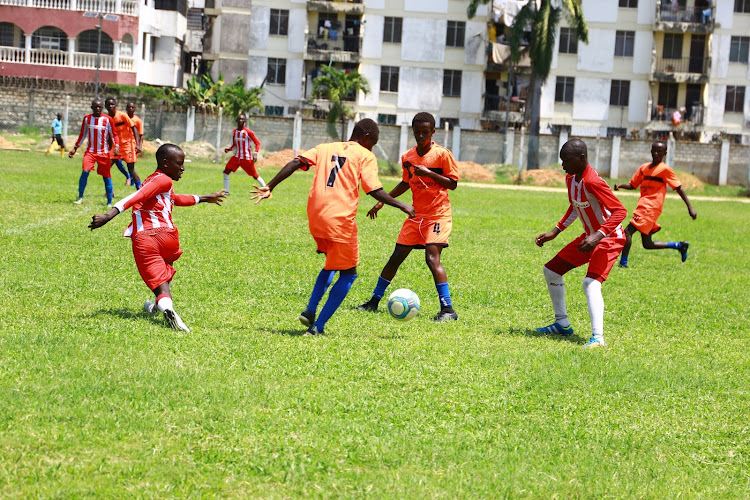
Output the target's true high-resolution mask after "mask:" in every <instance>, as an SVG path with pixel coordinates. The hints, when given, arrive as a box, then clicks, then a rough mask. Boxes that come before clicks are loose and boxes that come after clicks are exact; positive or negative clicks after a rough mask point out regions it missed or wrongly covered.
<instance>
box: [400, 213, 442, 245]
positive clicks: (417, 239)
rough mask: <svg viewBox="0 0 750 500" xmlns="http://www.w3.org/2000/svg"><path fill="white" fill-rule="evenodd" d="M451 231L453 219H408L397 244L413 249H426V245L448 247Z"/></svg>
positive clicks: (402, 227)
mask: <svg viewBox="0 0 750 500" xmlns="http://www.w3.org/2000/svg"><path fill="white" fill-rule="evenodd" d="M451 229H453V220H452V219H416V218H415V219H406V220H405V221H404V225H403V226H401V232H400V233H398V239H397V240H396V243H397V244H399V245H405V246H407V247H413V248H424V247H425V245H438V246H441V247H447V246H448V237H449V236H450V234H451Z"/></svg>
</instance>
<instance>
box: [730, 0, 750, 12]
mask: <svg viewBox="0 0 750 500" xmlns="http://www.w3.org/2000/svg"><path fill="white" fill-rule="evenodd" d="M734 11H735V12H740V13H743V14H747V13H750V0H734Z"/></svg>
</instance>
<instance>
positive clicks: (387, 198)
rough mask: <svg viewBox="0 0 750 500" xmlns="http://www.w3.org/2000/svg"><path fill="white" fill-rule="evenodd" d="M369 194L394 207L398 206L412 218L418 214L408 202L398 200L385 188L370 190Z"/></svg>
mask: <svg viewBox="0 0 750 500" xmlns="http://www.w3.org/2000/svg"><path fill="white" fill-rule="evenodd" d="M367 194H369V195H370V196H372V197H373V198H375V199H376V200H378V201H379V202H381V203H385V204H386V205H390V206H392V207H396V208H398V209H399V210H401V211H402V212H404V213H405V214H406V215H408V216H409V218H410V219H411V218H412V217H415V216H416V215H417V213H416V212H415V211H414V207H413V206H411V205H409V204H407V203H403V202H400V201H398V200H397V199H396V198H393V197H392V196H391V195H389V194H388V193H386V192H385V190H384V189H383V188H380V189H376V190H375V191H370V192H369V193H367Z"/></svg>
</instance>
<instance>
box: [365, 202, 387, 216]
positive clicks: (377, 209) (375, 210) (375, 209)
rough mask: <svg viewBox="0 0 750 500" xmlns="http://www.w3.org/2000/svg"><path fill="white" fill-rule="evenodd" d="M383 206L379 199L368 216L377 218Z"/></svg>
mask: <svg viewBox="0 0 750 500" xmlns="http://www.w3.org/2000/svg"><path fill="white" fill-rule="evenodd" d="M381 208H383V202H382V201H379V202H377V203H376V204H375V205H374V206H373V207H372V208H371V209H370V211H369V212H367V216H368V217H369V218H371V219H375V218H377V216H378V212H380V209H381Z"/></svg>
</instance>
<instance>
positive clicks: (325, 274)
mask: <svg viewBox="0 0 750 500" xmlns="http://www.w3.org/2000/svg"><path fill="white" fill-rule="evenodd" d="M379 134H380V130H379V128H378V124H377V123H375V122H374V121H373V120H370V119H369V118H365V119H364V120H360V121H359V122H357V123H356V124H355V125H354V131H353V132H352V136H351V138H350V139H349V141H348V142H332V143H328V144H319V145H318V146H316V147H314V148H313V149H311V150H309V151H306V152H305V153H302V154H301V155H299V156H297V158H295V159H294V160H292V161H290V162H289V163H287V164H286V166H284V168H282V169H281V170H280V171H279V173H278V174H276V176H275V177H274V178H273V179H271V182H269V183H268V186H261V187H258V186H256V189H255V191H252V193H254V196H253V197H252V199H254V200H257V201H256V204H257V203H260V202H261V201H262V200H264V199H266V198H270V197H271V191H273V189H274V188H275V187H276V186H277V185H278V184H279V183H281V182H282V181H283V180H284V179H286V178H287V177H289V176H290V175H292V173H294V172H295V171H296V170H298V169H302V170H308V169H309V168H311V167H315V177H314V178H313V183H312V187H311V188H310V194H309V196H308V199H307V219H308V224H309V227H310V234H311V235H312V236H313V238H314V239H315V242H316V243H317V247H318V253H324V254H325V255H326V262H325V265H324V266H323V269H322V270H321V271H320V273H319V274H318V278H317V280H316V281H315V286H314V287H313V291H312V294H311V295H310V300H309V301H308V304H307V307H306V308H305V310H304V311H302V313H301V314H300V316H299V320H300V321H301V322H302V324H303V325H305V326H307V327H308V329H307V332H306V335H322V334H323V333H324V331H325V326H326V323H327V322H328V320H329V319H330V318H331V316H333V313H335V312H336V310H337V309H338V308H339V306H340V305H341V303H342V302H343V300H344V298H345V297H346V295H347V294H348V293H349V290H350V289H351V287H352V284H353V283H354V280H355V279H356V278H357V264H359V242H358V241H357V223H356V221H355V215H356V213H357V206H358V205H359V186H360V183H361V185H362V189H363V190H364V191H365V193H367V194H368V195H370V196H372V197H373V198H375V199H376V200H378V201H381V202H383V203H385V204H386V205H390V206H392V207H396V208H398V209H400V210H401V211H403V212H404V213H406V214H407V215H408V216H409V217H414V215H415V213H414V207H412V206H411V205H407V204H405V203H402V202H400V201H398V200H395V199H393V198H392V197H391V196H390V195H389V194H388V193H386V192H385V190H384V189H383V185H382V184H381V183H380V179H379V178H378V162H377V160H376V159H375V155H374V154H372V147H373V146H374V145H375V144H377V143H378V137H379ZM337 271H338V272H339V279H338V280H337V281H336V284H334V285H333V286H332V287H331V292H330V293H329V294H328V300H327V301H326V303H325V305H324V306H323V309H322V310H321V311H320V316H318V317H317V319H316V317H315V314H316V311H317V309H318V304H319V303H320V300H321V299H322V298H323V295H324V294H325V292H326V290H327V289H328V287H329V286H330V285H331V283H332V282H333V277H334V275H335V274H336V272H337Z"/></svg>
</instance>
